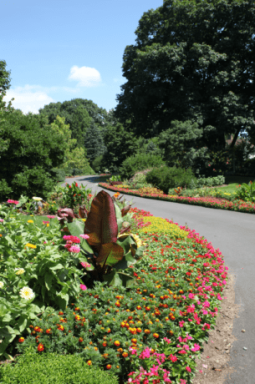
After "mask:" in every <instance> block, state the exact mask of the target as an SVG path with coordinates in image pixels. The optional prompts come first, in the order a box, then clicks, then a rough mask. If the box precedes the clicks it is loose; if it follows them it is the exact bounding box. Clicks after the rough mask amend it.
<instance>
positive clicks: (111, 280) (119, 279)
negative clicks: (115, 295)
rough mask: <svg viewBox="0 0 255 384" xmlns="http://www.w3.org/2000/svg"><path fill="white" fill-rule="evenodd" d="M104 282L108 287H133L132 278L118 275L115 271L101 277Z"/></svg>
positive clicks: (123, 274)
mask: <svg viewBox="0 0 255 384" xmlns="http://www.w3.org/2000/svg"><path fill="white" fill-rule="evenodd" d="M103 279H104V281H107V282H108V284H109V285H110V286H113V287H121V286H124V287H127V288H131V287H132V286H133V285H134V279H133V277H131V276H129V275H127V274H125V273H119V272H117V271H112V272H111V273H109V274H107V275H104V276H103Z"/></svg>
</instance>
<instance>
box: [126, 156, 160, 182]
mask: <svg viewBox="0 0 255 384" xmlns="http://www.w3.org/2000/svg"><path fill="white" fill-rule="evenodd" d="M163 164H164V161H163V159H162V158H161V157H160V156H158V155H151V154H149V153H140V154H137V155H135V156H130V157H128V158H127V159H126V160H125V161H123V163H122V165H121V168H120V176H121V178H122V179H130V178H131V177H133V176H134V174H135V173H136V172H138V171H143V170H145V169H148V168H152V167H159V166H160V165H163Z"/></svg>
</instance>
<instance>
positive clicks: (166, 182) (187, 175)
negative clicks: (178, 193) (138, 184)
mask: <svg viewBox="0 0 255 384" xmlns="http://www.w3.org/2000/svg"><path fill="white" fill-rule="evenodd" d="M192 179H194V174H193V173H192V170H191V169H190V168H188V169H183V168H176V167H172V168H168V167H161V168H154V169H153V170H151V171H150V172H148V173H147V175H146V181H147V182H148V183H151V184H152V185H153V186H154V187H156V188H159V189H161V190H162V191H163V192H164V193H166V194H167V193H168V190H169V189H170V188H174V187H185V186H188V185H189V184H190V182H191V180H192Z"/></svg>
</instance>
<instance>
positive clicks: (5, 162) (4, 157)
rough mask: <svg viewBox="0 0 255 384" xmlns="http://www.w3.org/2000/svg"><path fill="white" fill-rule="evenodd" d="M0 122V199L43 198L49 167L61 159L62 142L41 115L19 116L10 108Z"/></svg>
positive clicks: (48, 185) (48, 183)
mask: <svg viewBox="0 0 255 384" xmlns="http://www.w3.org/2000/svg"><path fill="white" fill-rule="evenodd" d="M2 116H3V120H2V121H1V122H0V131H1V140H3V142H4V143H5V145H4V147H2V148H1V171H0V172H1V176H0V177H1V179H2V180H5V182H4V190H2V192H1V195H0V199H1V200H4V199H6V198H10V195H9V191H10V188H11V189H12V191H13V192H12V196H11V197H12V198H18V197H19V196H20V195H21V194H23V195H27V196H28V197H32V196H33V195H35V196H37V195H39V196H41V197H44V196H46V195H47V193H48V192H49V191H50V190H51V189H52V187H53V185H54V180H53V179H52V177H51V176H52V173H51V171H52V168H54V167H57V166H58V165H60V164H61V163H62V162H63V159H64V152H65V145H64V143H63V141H62V138H61V135H59V133H57V132H54V131H53V130H52V128H51V127H50V126H48V125H47V124H46V122H45V118H44V117H40V116H37V115H32V114H29V115H26V116H25V115H23V114H22V113H21V112H19V111H15V110H14V109H12V108H10V109H8V110H5V111H4V112H3V114H2Z"/></svg>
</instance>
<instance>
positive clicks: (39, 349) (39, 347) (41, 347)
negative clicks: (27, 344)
mask: <svg viewBox="0 0 255 384" xmlns="http://www.w3.org/2000/svg"><path fill="white" fill-rule="evenodd" d="M37 351H39V352H42V351H44V345H43V344H42V343H39V344H38V347H37Z"/></svg>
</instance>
